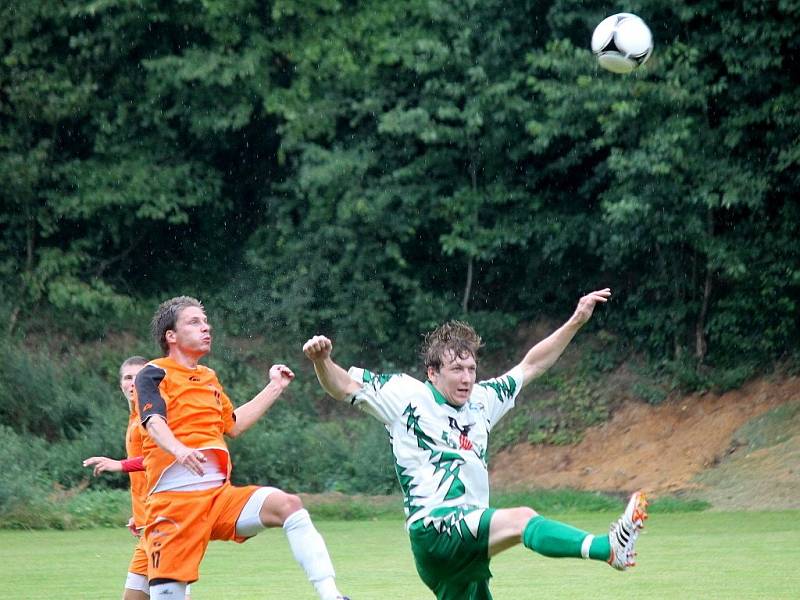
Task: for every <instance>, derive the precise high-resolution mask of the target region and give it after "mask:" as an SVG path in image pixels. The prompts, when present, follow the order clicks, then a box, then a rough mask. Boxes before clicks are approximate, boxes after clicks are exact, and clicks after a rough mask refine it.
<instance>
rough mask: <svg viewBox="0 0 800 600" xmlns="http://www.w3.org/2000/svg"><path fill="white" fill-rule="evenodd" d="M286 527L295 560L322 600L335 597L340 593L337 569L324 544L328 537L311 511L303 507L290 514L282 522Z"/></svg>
mask: <svg viewBox="0 0 800 600" xmlns="http://www.w3.org/2000/svg"><path fill="white" fill-rule="evenodd" d="M283 531H284V532H285V533H286V538H287V539H288V540H289V547H290V548H291V549H292V554H294V558H295V560H296V561H297V562H298V563H300V566H301V567H303V570H304V571H305V572H306V577H308V580H309V581H310V582H311V583H313V584H314V589H316V590H317V594H319V597H320V598H321V600H336V598H337V597H338V596H340V595H341V594H339V590H338V589H336V582H335V581H334V577H335V576H336V573H334V571H333V564H332V563H331V557H330V556H329V555H328V549H327V548H326V547H325V540H323V539H322V536H321V535H320V534H319V532H318V531H317V529H316V528H315V527H314V524H313V523H312V522H311V517H310V516H309V515H308V511H307V510H306V509H304V508H301V509H300V510H298V511H297V512H295V513H292V514H291V515H289V518H288V519H286V521H284V523H283Z"/></svg>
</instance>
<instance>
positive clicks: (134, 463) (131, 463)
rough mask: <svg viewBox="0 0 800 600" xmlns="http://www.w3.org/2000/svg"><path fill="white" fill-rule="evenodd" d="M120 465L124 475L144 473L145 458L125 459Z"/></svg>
mask: <svg viewBox="0 0 800 600" xmlns="http://www.w3.org/2000/svg"><path fill="white" fill-rule="evenodd" d="M120 463H121V464H122V472H123V473H135V472H137V471H144V457H143V456H136V457H134V458H123V459H122V460H121V461H120Z"/></svg>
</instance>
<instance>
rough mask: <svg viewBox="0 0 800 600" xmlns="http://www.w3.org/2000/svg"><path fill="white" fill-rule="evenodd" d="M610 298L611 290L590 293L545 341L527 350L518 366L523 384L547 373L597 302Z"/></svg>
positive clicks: (590, 315)
mask: <svg viewBox="0 0 800 600" xmlns="http://www.w3.org/2000/svg"><path fill="white" fill-rule="evenodd" d="M610 297H611V290H610V289H609V288H605V289H602V290H597V291H595V292H590V293H589V294H586V295H585V296H583V297H582V298H581V299H580V300H579V301H578V306H577V308H576V309H575V312H574V313H573V314H572V316H571V317H570V318H569V320H567V322H566V323H564V324H563V325H562V326H561V327H559V328H558V329H556V330H555V331H554V332H553V333H551V334H550V335H549V336H547V337H546V338H545V339H543V340H542V341H540V342H539V343H537V344H536V345H535V346H534V347H533V348H531V349H530V350H528V353H527V354H526V355H525V358H523V359H522V362H521V363H520V364H519V368H520V369H522V374H523V378H524V384H527V383H529V382H530V381H531V380H533V379H536V378H537V377H539V376H540V375H541V374H542V373H544V372H545V371H547V369H549V368H550V367H551V366H553V364H554V363H555V362H556V360H558V357H559V356H561V354H562V353H563V352H564V349H565V348H566V347H567V346H568V345H569V343H570V341H572V338H573V337H575V334H576V333H578V331H579V330H580V328H581V327H583V325H584V324H585V323H586V322H587V321H588V320H589V319H590V318H591V317H592V313H593V312H594V308H595V306H597V304H598V302H600V303H605V302H608V299H609V298H610Z"/></svg>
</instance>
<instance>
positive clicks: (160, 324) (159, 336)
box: [150, 296, 205, 356]
mask: <svg viewBox="0 0 800 600" xmlns="http://www.w3.org/2000/svg"><path fill="white" fill-rule="evenodd" d="M190 306H196V307H197V308H199V309H200V310H205V309H204V308H203V303H202V302H200V300H198V299H196V298H192V297H191V296H176V297H175V298H170V299H169V300H166V301H164V302H162V303H161V304H160V305H159V306H158V309H157V310H156V314H154V315H153V320H152V321H150V332H151V333H152V334H153V339H154V340H155V342H156V344H158V345H159V347H160V348H161V351H162V352H163V353H164V356H166V355H167V354H169V344H167V339H166V336H165V334H166V333H167V331H169V330H170V329H172V330H174V329H175V324H176V323H177V322H178V315H179V314H181V311H182V310H183V309H184V308H189V307H190Z"/></svg>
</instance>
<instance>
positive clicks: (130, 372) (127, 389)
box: [119, 365, 144, 402]
mask: <svg viewBox="0 0 800 600" xmlns="http://www.w3.org/2000/svg"><path fill="white" fill-rule="evenodd" d="M142 367H144V365H125V366H124V367H122V372H121V373H120V376H119V389H121V390H122V393H123V394H125V397H126V398H127V399H128V402H130V401H131V400H133V382H134V380H135V379H136V374H137V373H138V372H139V371H141V370H142Z"/></svg>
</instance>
